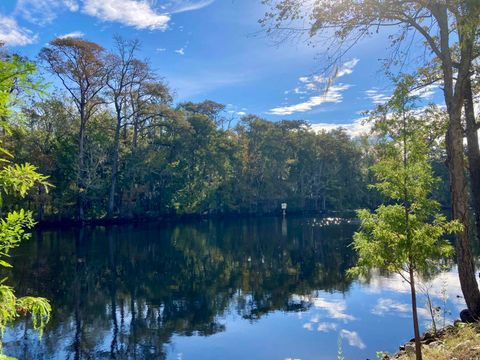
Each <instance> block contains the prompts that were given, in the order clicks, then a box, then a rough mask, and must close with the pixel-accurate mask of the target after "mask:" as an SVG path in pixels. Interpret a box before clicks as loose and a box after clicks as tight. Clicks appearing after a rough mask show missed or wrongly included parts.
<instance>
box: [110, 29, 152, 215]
mask: <svg viewBox="0 0 480 360" xmlns="http://www.w3.org/2000/svg"><path fill="white" fill-rule="evenodd" d="M114 40H115V50H114V52H113V53H112V54H110V55H109V56H108V57H107V58H108V68H109V71H108V73H109V76H108V80H107V86H108V89H109V91H108V95H109V98H110V99H111V101H112V103H113V105H114V109H115V119H116V122H115V135H114V142H113V149H112V158H111V160H112V174H111V182H110V194H109V199H108V209H107V213H108V217H109V218H112V217H113V212H114V209H115V192H116V185H117V179H118V167H119V155H118V153H119V147H120V133H121V130H122V128H124V129H125V130H126V126H127V123H126V121H127V106H128V102H129V100H130V98H131V93H132V91H135V89H137V88H138V87H139V86H141V84H142V83H143V82H144V81H146V80H147V79H148V77H149V71H148V66H147V64H146V63H145V62H142V61H140V60H138V59H136V58H135V53H136V52H137V50H138V49H139V46H140V43H139V42H138V40H125V39H123V38H121V37H119V36H115V38H114Z"/></svg>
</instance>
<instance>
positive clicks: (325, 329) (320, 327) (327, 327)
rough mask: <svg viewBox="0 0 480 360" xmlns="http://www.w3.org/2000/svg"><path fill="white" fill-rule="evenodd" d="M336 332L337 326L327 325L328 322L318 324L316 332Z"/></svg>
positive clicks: (333, 324)
mask: <svg viewBox="0 0 480 360" xmlns="http://www.w3.org/2000/svg"><path fill="white" fill-rule="evenodd" d="M334 330H337V324H335V323H329V322H322V323H319V324H318V327H317V331H318V332H329V331H334Z"/></svg>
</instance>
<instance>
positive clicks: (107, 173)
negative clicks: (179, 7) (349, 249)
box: [2, 38, 378, 220]
mask: <svg viewBox="0 0 480 360" xmlns="http://www.w3.org/2000/svg"><path fill="white" fill-rule="evenodd" d="M115 40H116V44H117V46H116V48H115V49H114V50H113V51H112V52H107V51H106V50H104V49H103V48H102V47H100V46H99V45H97V44H95V43H92V42H88V41H85V40H80V39H70V38H67V39H56V40H54V41H52V42H51V44H50V45H49V46H48V47H46V48H44V49H43V50H42V52H41V54H40V59H39V63H33V62H30V61H28V60H26V59H22V58H19V57H16V56H15V55H10V54H7V53H4V54H3V57H4V59H8V58H12V56H13V58H14V59H16V61H21V62H22V63H23V64H24V66H25V69H26V70H28V71H29V72H30V73H29V76H31V77H32V78H33V77H35V79H38V78H39V77H41V76H42V75H43V76H47V75H48V73H42V71H44V72H50V73H52V74H51V75H53V77H52V76H50V79H52V82H51V83H50V84H49V83H47V82H46V81H43V82H42V83H38V81H37V80H32V83H33V84H35V86H36V89H34V91H33V92H32V90H31V89H30V90H29V91H28V93H26V90H25V89H23V92H24V93H23V94H22V93H19V94H18V96H17V98H16V100H17V101H18V104H16V106H17V107H18V109H19V112H18V113H17V114H16V118H15V122H14V125H13V126H12V133H11V134H8V136H7V137H6V138H5V139H2V142H3V143H4V144H5V146H6V148H7V149H9V150H11V151H12V152H14V153H15V161H16V162H18V163H24V162H29V163H31V164H34V165H35V166H36V167H38V171H39V172H40V173H41V174H44V175H46V176H48V178H49V182H50V183H51V184H53V185H54V186H53V187H51V188H50V189H49V191H48V192H47V191H45V188H44V187H43V186H42V185H39V186H38V188H37V189H36V190H34V191H30V193H29V196H28V197H27V198H26V199H25V201H24V203H22V204H21V205H22V206H23V207H25V208H27V209H31V210H34V211H35V212H36V214H37V217H38V219H39V220H66V219H80V220H85V219H102V218H146V217H156V216H159V215H175V214H203V215H206V214H265V213H275V212H278V211H279V209H280V204H281V203H282V202H287V203H288V207H289V211H294V212H295V211H300V210H301V211H332V210H352V209H356V208H359V207H362V206H363V207H365V206H366V207H370V206H371V205H372V204H373V203H374V202H375V199H376V198H378V196H376V194H375V192H374V191H371V190H369V189H368V187H367V185H368V183H369V182H371V179H370V177H371V175H370V171H369V170H368V169H369V166H370V165H371V164H372V163H373V162H374V158H375V155H374V152H375V151H374V148H373V146H372V145H371V141H370V140H369V139H368V137H367V136H362V137H359V138H351V137H350V136H349V135H348V134H347V133H346V131H344V130H342V129H338V130H332V131H329V132H326V131H320V132H315V131H313V130H312V129H311V127H310V125H309V123H307V122H305V121H302V120H298V121H287V120H285V121H279V122H271V121H268V120H265V119H262V118H261V117H258V116H255V115H245V116H243V117H241V118H234V117H232V115H231V114H229V113H228V112H227V111H226V109H225V106H224V105H222V104H218V103H216V102H214V101H211V100H206V101H203V102H201V103H191V102H185V103H178V104H175V102H174V97H173V94H172V93H171V91H170V89H169V88H168V85H167V83H166V81H165V80H164V79H163V78H161V76H160V74H156V73H155V72H153V71H152V69H151V68H150V66H149V65H148V63H147V62H145V61H142V60H139V59H138V58H137V57H136V55H137V54H136V51H137V49H138V42H136V41H127V40H123V39H120V38H116V39H115ZM34 68H36V69H37V70H36V72H35V71H34ZM41 69H45V70H41ZM19 90H20V89H19ZM13 150H14V151H13Z"/></svg>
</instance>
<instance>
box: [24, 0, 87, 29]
mask: <svg viewBox="0 0 480 360" xmlns="http://www.w3.org/2000/svg"><path fill="white" fill-rule="evenodd" d="M65 9H66V10H69V11H72V12H74V11H78V9H79V5H78V3H77V1H76V0H18V2H17V5H16V8H15V12H16V13H19V14H20V15H21V16H22V17H23V18H24V19H26V20H28V21H30V22H32V23H34V24H38V25H46V24H50V23H51V22H52V21H53V20H54V19H55V18H56V17H57V16H58V13H59V12H60V11H62V10H65Z"/></svg>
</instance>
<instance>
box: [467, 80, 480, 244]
mask: <svg viewBox="0 0 480 360" xmlns="http://www.w3.org/2000/svg"><path fill="white" fill-rule="evenodd" d="M465 120H466V121H465V122H466V134H467V158H468V170H469V173H470V185H471V190H472V204H473V209H474V211H475V223H476V225H477V237H479V238H480V147H479V144H478V133H477V131H478V125H477V123H476V121H475V110H474V107H473V93H472V83H471V79H470V77H469V78H468V79H467V80H466V83H465Z"/></svg>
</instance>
